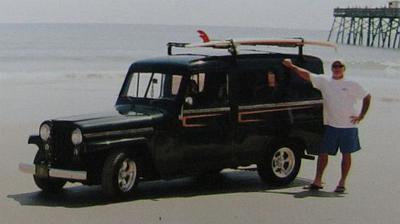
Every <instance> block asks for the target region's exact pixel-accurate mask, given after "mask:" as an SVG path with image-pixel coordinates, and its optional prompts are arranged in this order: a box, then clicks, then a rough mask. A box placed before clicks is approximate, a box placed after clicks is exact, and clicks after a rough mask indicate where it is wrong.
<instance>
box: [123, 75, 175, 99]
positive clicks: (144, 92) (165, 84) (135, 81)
mask: <svg viewBox="0 0 400 224" xmlns="http://www.w3.org/2000/svg"><path fill="white" fill-rule="evenodd" d="M181 80H182V76H180V75H170V74H162V73H151V72H140V73H139V72H135V73H133V74H132V75H131V76H130V79H129V83H128V89H127V92H126V96H127V97H133V98H147V99H174V98H175V96H176V95H177V94H178V90H179V86H180V83H181Z"/></svg>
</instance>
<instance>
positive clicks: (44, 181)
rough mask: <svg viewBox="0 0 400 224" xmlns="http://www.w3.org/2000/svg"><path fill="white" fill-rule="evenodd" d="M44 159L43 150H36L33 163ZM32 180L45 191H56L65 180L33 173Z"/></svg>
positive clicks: (61, 186)
mask: <svg viewBox="0 0 400 224" xmlns="http://www.w3.org/2000/svg"><path fill="white" fill-rule="evenodd" d="M44 159H45V155H44V152H43V151H40V150H39V151H38V152H37V153H36V155H35V159H34V161H33V163H34V164H40V163H41V162H42V161H43V160H44ZM33 180H34V181H35V184H36V186H38V187H39V188H40V189H41V190H42V191H43V192H45V193H58V192H60V191H61V190H62V188H63V187H64V185H65V183H67V181H66V180H63V179H59V178H52V177H48V178H43V177H38V176H36V175H33Z"/></svg>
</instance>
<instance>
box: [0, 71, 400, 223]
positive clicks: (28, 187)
mask: <svg viewBox="0 0 400 224" xmlns="http://www.w3.org/2000/svg"><path fill="white" fill-rule="evenodd" d="M123 77H124V73H123V72H122V73H120V74H118V73H115V75H103V76H100V77H98V76H94V75H93V76H91V75H86V76H74V75H68V76H63V77H58V78H52V77H47V78H46V77H45V78H43V77H41V78H38V77H37V78H35V77H32V78H30V79H27V78H23V79H22V78H21V79H18V78H2V79H1V80H0V117H1V120H0V130H1V135H0V149H1V152H2V156H1V158H0V160H1V162H0V163H1V167H2V169H1V170H0V178H1V180H0V198H1V200H0V223H98V224H99V223H230V224H233V223H324V224H327V223H363V224H365V223H371V224H372V223H374V224H375V223H398V221H399V220H400V216H399V214H400V213H399V212H400V208H399V206H398V195H399V193H400V187H399V186H400V179H399V178H398V175H397V174H396V173H397V171H398V170H400V163H399V162H398V158H399V156H398V146H397V140H398V138H399V133H400V132H399V128H400V122H399V121H400V119H399V117H398V115H397V114H398V111H400V96H399V95H400V94H399V90H398V86H399V85H400V78H398V77H397V78H396V77H387V78H382V79H381V78H372V77H367V78H360V77H355V78H357V79H359V80H360V82H361V83H362V84H363V85H365V86H366V87H367V88H368V89H369V90H370V92H371V94H372V96H373V101H372V105H371V109H370V111H369V114H368V116H367V118H366V120H365V121H364V122H363V123H362V124H361V125H360V135H361V142H362V146H363V150H362V151H361V152H359V153H357V154H355V156H354V158H353V168H352V171H351V174H350V177H349V181H348V193H347V194H343V195H338V194H335V193H332V191H333V189H334V188H335V186H336V183H337V181H338V178H339V175H340V170H339V167H340V156H338V157H331V160H330V162H329V166H328V168H327V172H326V175H325V178H324V179H325V182H326V185H325V188H324V190H322V191H320V192H316V193H312V192H308V191H305V190H303V189H302V186H303V185H305V184H307V183H308V182H309V181H311V180H312V178H313V175H314V169H315V161H307V160H303V165H302V169H301V172H300V174H299V176H298V178H297V179H296V180H295V181H294V183H293V184H292V185H290V186H287V187H283V188H278V189H276V188H271V187H269V186H267V185H265V184H263V183H262V182H261V181H260V180H259V178H258V176H257V173H256V172H248V171H231V170H225V171H223V172H222V175H221V176H220V177H218V178H215V179H212V180H209V181H207V182H199V181H198V180H195V179H192V178H184V179H178V180H174V181H168V182H166V181H156V182H150V183H143V184H141V185H139V188H138V194H137V196H136V198H132V200H127V201H122V202H121V201H119V202H113V201H108V200H106V199H105V198H104V197H102V195H101V189H100V188H99V187H96V186H95V187H85V186H81V185H72V184H69V185H67V187H66V189H65V191H64V192H63V193H62V194H60V195H57V196H46V195H43V194H41V193H40V191H39V190H38V188H37V187H36V186H35V185H34V182H33V180H32V177H31V176H29V175H26V174H23V173H20V172H19V171H18V169H17V167H18V163H19V162H31V161H32V159H33V156H34V154H35V152H36V148H35V147H34V146H32V145H28V144H27V139H28V136H29V135H30V134H36V133H37V132H38V126H39V124H40V122H41V121H43V120H45V119H49V118H57V117H62V116H67V115H73V114H82V113H90V112H98V111H104V110H110V109H113V104H114V101H115V99H116V96H117V94H118V91H119V88H120V85H121V83H122V81H123Z"/></svg>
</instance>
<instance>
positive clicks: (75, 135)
mask: <svg viewBox="0 0 400 224" xmlns="http://www.w3.org/2000/svg"><path fill="white" fill-rule="evenodd" d="M71 141H72V144H74V145H79V144H81V143H82V141H83V138H82V132H81V129H79V128H77V129H75V130H73V131H72V134H71Z"/></svg>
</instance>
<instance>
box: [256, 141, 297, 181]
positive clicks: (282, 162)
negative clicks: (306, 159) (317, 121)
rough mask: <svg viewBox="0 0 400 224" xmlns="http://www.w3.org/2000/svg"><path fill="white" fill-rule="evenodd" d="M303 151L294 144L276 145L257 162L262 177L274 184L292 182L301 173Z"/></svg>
mask: <svg viewBox="0 0 400 224" xmlns="http://www.w3.org/2000/svg"><path fill="white" fill-rule="evenodd" d="M300 166H301V153H300V151H299V150H298V149H297V147H296V146H295V145H294V144H290V143H289V144H278V145H274V146H273V147H272V148H271V150H269V151H268V153H267V154H266V156H265V158H264V159H263V160H262V161H260V162H259V163H258V164H257V171H258V174H259V176H260V178H261V179H262V180H263V181H264V182H266V183H267V184H270V185H272V186H283V185H288V184H290V183H291V182H292V181H293V180H294V179H295V178H296V177H297V174H298V173H299V170H300Z"/></svg>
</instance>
